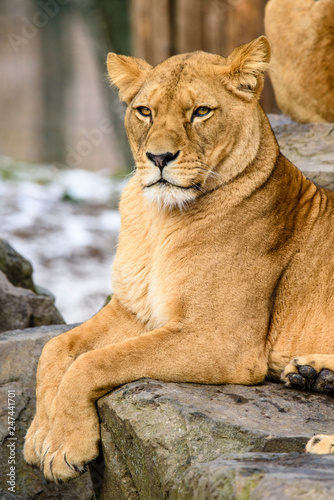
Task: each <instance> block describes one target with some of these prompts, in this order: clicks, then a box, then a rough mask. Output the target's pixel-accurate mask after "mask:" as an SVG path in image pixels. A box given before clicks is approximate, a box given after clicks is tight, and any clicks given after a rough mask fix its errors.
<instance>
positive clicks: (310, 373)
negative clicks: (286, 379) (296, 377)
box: [298, 365, 318, 379]
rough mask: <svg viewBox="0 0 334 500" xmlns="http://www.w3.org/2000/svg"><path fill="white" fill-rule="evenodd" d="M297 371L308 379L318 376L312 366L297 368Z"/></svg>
mask: <svg viewBox="0 0 334 500" xmlns="http://www.w3.org/2000/svg"><path fill="white" fill-rule="evenodd" d="M298 371H299V373H300V374H301V375H302V376H303V377H305V378H308V379H315V378H317V375H318V372H317V370H315V369H314V368H313V367H312V366H309V365H302V366H299V368H298Z"/></svg>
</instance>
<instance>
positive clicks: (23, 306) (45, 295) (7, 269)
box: [0, 239, 64, 333]
mask: <svg viewBox="0 0 334 500" xmlns="http://www.w3.org/2000/svg"><path fill="white" fill-rule="evenodd" d="M32 272H33V271H32V266H31V264H30V262H29V261H27V260H26V259H25V258H24V257H22V255H20V254H19V253H18V252H16V251H15V250H14V249H13V248H12V247H11V246H10V245H9V244H8V243H7V242H6V241H5V240H2V239H0V333H1V332H5V331H9V330H15V329H17V328H20V329H24V328H29V327H34V326H41V325H59V324H64V319H63V317H62V315H61V314H60V312H59V311H58V309H57V308H56V306H55V305H54V297H53V296H52V294H50V293H49V292H48V291H47V290H45V289H44V288H41V287H38V286H36V285H35V284H34V282H33V279H32Z"/></svg>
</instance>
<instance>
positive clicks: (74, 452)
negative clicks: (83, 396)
mask: <svg viewBox="0 0 334 500" xmlns="http://www.w3.org/2000/svg"><path fill="white" fill-rule="evenodd" d="M68 424H69V423H68V422H66V421H65V422H64V423H63V425H62V424H61V422H60V421H59V422H53V423H52V426H51V430H50V432H49V433H48V435H47V436H46V438H45V440H44V444H43V449H42V456H41V468H42V470H43V473H44V475H45V477H46V478H47V479H49V480H50V481H56V482H66V481H69V480H70V479H74V478H75V477H77V476H79V475H80V474H82V473H83V472H84V471H85V470H86V465H87V464H88V463H89V462H91V461H92V460H93V459H94V458H96V456H97V455H98V453H99V440H100V430H99V422H98V418H97V415H96V416H95V418H92V417H91V418H90V419H88V420H87V419H85V420H83V421H82V422H81V421H78V422H76V428H73V424H72V423H71V424H72V425H68Z"/></svg>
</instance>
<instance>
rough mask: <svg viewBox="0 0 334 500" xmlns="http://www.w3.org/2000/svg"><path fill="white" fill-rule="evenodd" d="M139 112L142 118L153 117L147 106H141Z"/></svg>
mask: <svg viewBox="0 0 334 500" xmlns="http://www.w3.org/2000/svg"><path fill="white" fill-rule="evenodd" d="M137 111H138V112H139V113H140V114H141V115H142V116H151V110H150V109H149V108H147V107H146V106H139V108H137Z"/></svg>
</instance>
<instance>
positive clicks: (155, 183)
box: [144, 178, 201, 191]
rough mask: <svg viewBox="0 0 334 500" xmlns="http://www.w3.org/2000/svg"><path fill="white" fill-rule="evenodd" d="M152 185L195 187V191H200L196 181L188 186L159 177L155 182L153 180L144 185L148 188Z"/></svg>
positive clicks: (180, 187) (199, 185)
mask: <svg viewBox="0 0 334 500" xmlns="http://www.w3.org/2000/svg"><path fill="white" fill-rule="evenodd" d="M152 186H173V187H176V188H179V189H195V190H196V191H200V189H201V184H200V183H199V182H198V183H196V184H191V185H190V186H180V185H179V184H174V183H173V182H169V181H167V180H166V179H163V178H161V179H159V180H158V181H156V182H153V183H152V184H148V185H147V186H144V187H145V188H150V187H152Z"/></svg>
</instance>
